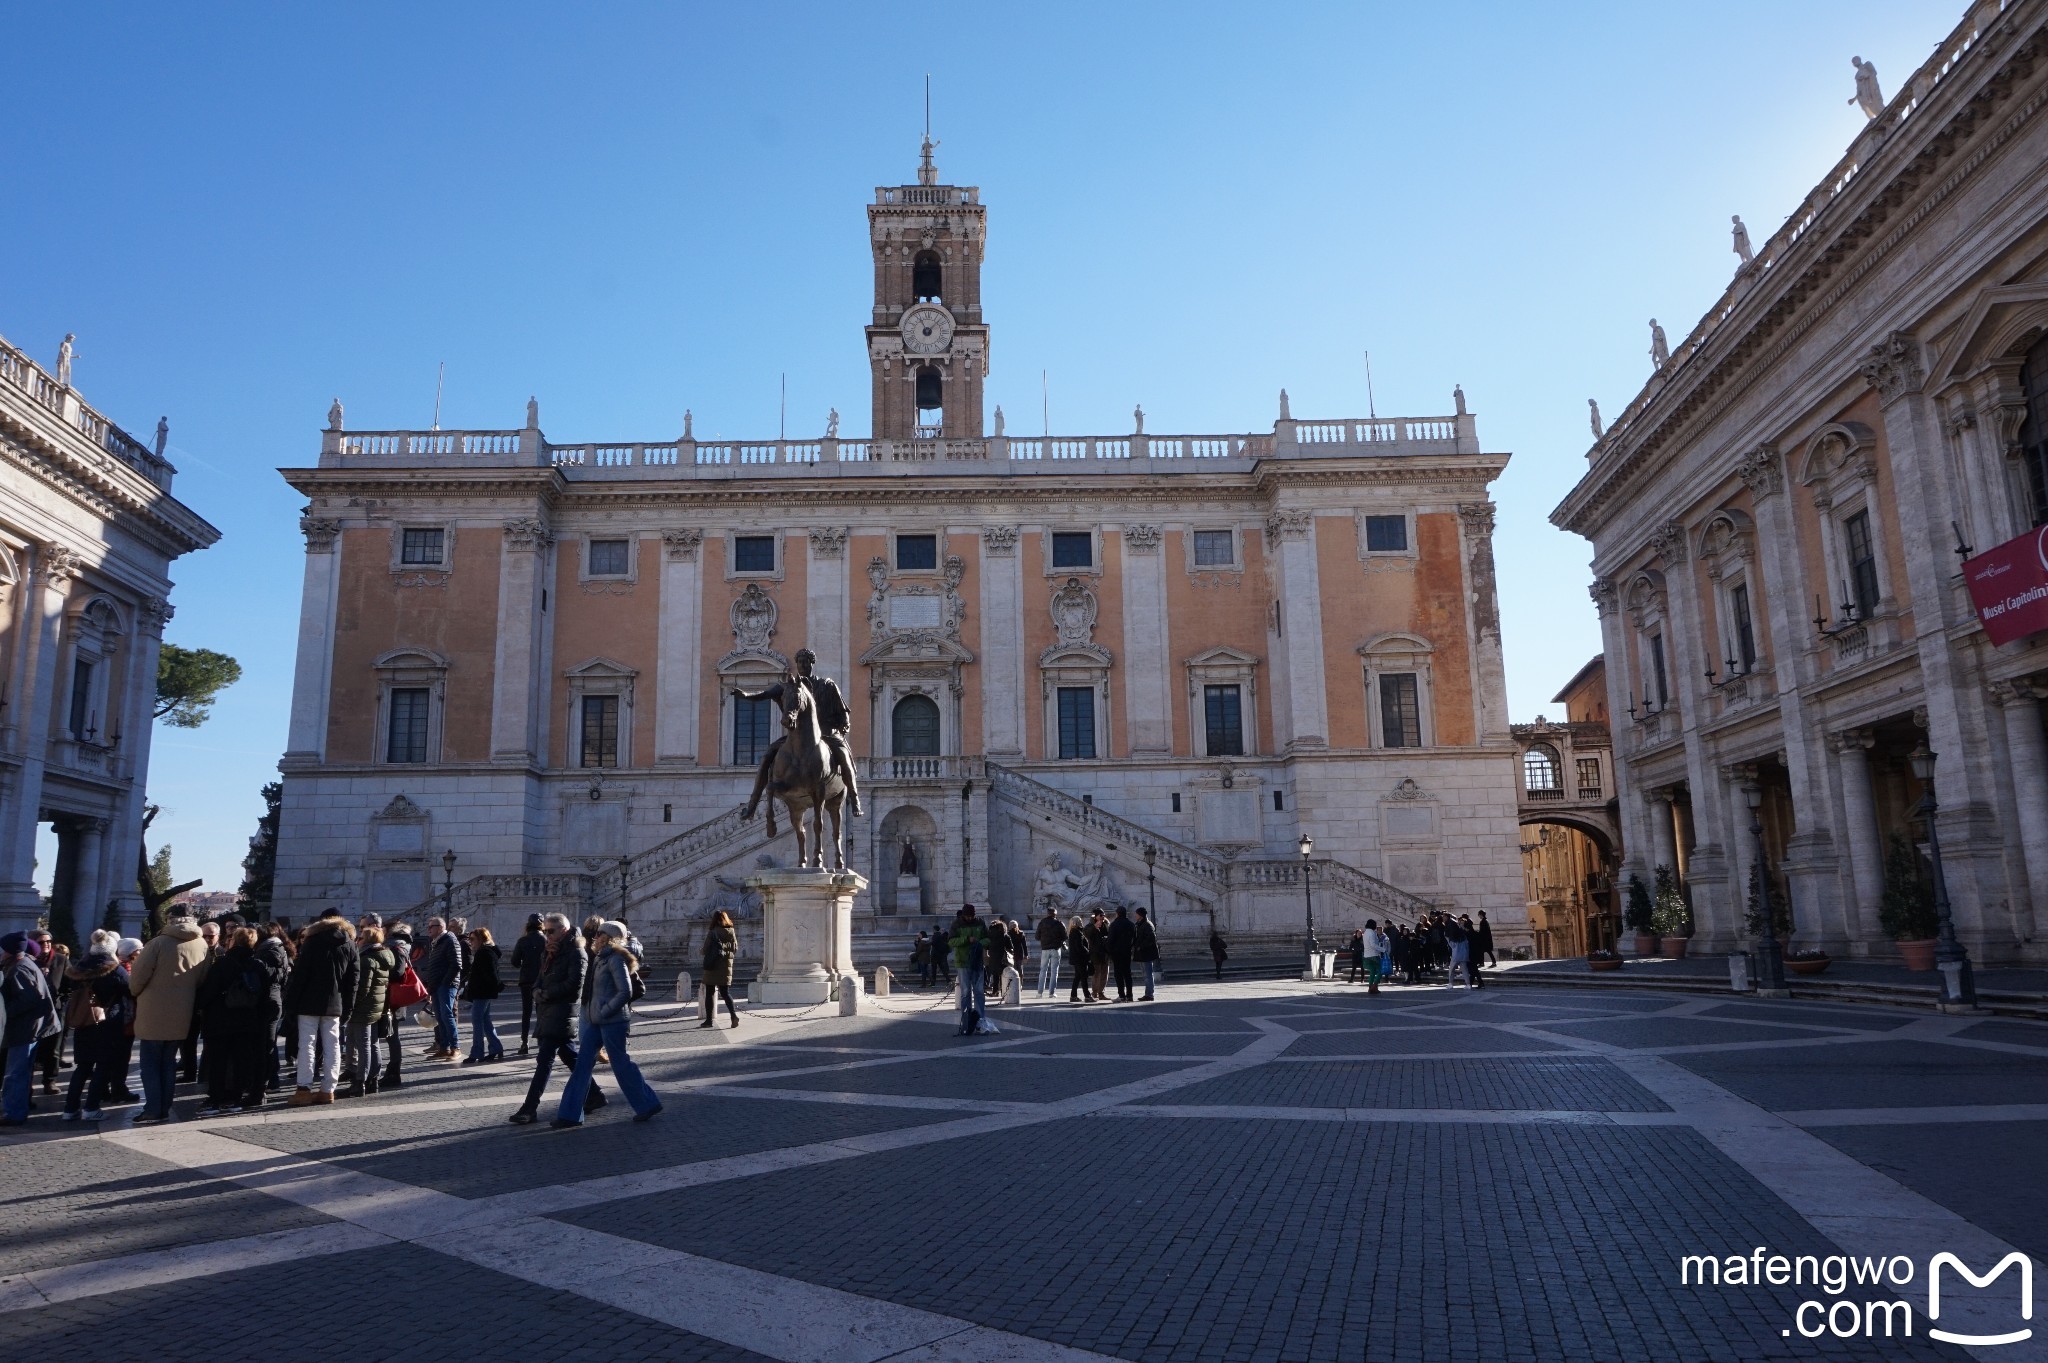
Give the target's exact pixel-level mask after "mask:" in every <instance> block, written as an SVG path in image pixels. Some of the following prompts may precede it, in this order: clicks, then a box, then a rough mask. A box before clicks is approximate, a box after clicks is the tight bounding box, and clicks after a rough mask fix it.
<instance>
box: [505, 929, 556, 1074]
mask: <svg viewBox="0 0 2048 1363" xmlns="http://www.w3.org/2000/svg"><path fill="white" fill-rule="evenodd" d="M547 949H548V936H547V934H546V933H545V932H542V931H541V924H540V915H539V914H537V913H536V914H531V915H529V916H528V917H527V920H526V931H525V932H523V933H521V934H520V937H519V940H518V941H516V942H514V943H513V944H512V968H513V969H514V970H516V971H518V972H519V1053H520V1054H521V1055H525V1054H526V1051H527V1039H528V1038H529V1037H531V1036H532V1035H533V986H534V985H535V984H536V983H537V982H538V981H539V980H540V958H541V957H542V956H544V955H546V954H547Z"/></svg>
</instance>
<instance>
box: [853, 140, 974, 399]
mask: <svg viewBox="0 0 2048 1363" xmlns="http://www.w3.org/2000/svg"><path fill="white" fill-rule="evenodd" d="M937 145H938V144H937V143H935V142H933V141H932V139H931V137H930V136H929V135H927V136H926V137H925V139H924V148H923V153H922V155H921V156H920V158H919V162H918V167H917V183H916V184H914V185H897V186H894V187H893V188H892V187H886V186H885V187H880V188H877V189H876V190H875V201H874V202H873V203H871V204H869V205H868V244H869V246H870V247H871V248H872V249H873V251H874V254H875V309H874V316H873V317H872V318H871V319H870V320H869V322H868V329H867V330H868V367H869V369H870V370H871V371H872V372H873V375H874V421H873V427H872V430H873V434H874V437H875V439H877V440H916V439H930V438H933V437H938V436H945V437H950V438H954V439H978V438H979V437H980V436H981V434H982V426H981V407H982V395H981V390H982V382H983V380H984V379H986V378H987V377H988V327H987V326H985V325H984V324H983V322H982V320H981V250H982V244H983V243H984V242H985V241H986V240H987V235H988V210H987V209H985V208H983V207H982V205H981V190H980V189H979V188H977V187H974V186H969V185H942V184H940V183H939V170H938V167H937V166H935V165H933V164H932V148H933V147H935V146H937Z"/></svg>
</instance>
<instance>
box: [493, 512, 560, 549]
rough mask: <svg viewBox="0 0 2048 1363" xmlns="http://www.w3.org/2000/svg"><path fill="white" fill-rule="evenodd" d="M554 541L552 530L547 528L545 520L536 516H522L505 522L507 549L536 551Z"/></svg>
mask: <svg viewBox="0 0 2048 1363" xmlns="http://www.w3.org/2000/svg"><path fill="white" fill-rule="evenodd" d="M554 542H555V534H554V531H552V530H550V529H548V524H547V522H546V521H543V520H541V519H540V518H538V517H536V516H523V517H520V518H519V519H517V520H510V521H506V522H505V547H506V548H508V549H523V550H526V551H528V552H532V553H538V552H540V551H541V550H543V549H546V548H547V547H548V546H549V545H551V544H553V543H554Z"/></svg>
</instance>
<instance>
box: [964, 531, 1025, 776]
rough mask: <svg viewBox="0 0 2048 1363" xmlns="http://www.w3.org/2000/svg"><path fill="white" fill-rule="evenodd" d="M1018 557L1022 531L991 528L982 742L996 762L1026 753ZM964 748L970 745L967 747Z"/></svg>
mask: <svg viewBox="0 0 2048 1363" xmlns="http://www.w3.org/2000/svg"><path fill="white" fill-rule="evenodd" d="M1022 572H1023V565H1022V563H1021V561H1020V560H1019V558H1018V555H1017V527H1016V526H1014V525H991V526H986V527H984V528H983V530H982V532H981V620H982V629H981V737H982V750H983V751H984V752H986V753H987V754H988V755H989V756H991V757H1017V756H1020V755H1022V753H1023V752H1024V707H1025V705H1026V704H1028V703H1029V700H1030V697H1029V696H1028V695H1027V694H1026V691H1025V685H1026V683H1025V677H1024V649H1023V644H1022V642H1021V641H1020V639H1019V626H1018V624H1017V622H1019V621H1021V620H1022V619H1023V614H1022V611H1021V609H1020V608H1019V606H1018V597H1019V593H1020V592H1021V591H1022V590H1023V586H1022V578H1021V575H1022ZM963 746H964V745H963Z"/></svg>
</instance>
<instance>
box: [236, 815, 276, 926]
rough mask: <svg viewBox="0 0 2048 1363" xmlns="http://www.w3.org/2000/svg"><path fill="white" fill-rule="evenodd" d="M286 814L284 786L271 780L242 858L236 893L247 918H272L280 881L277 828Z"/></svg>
mask: <svg viewBox="0 0 2048 1363" xmlns="http://www.w3.org/2000/svg"><path fill="white" fill-rule="evenodd" d="M283 812H284V785H283V783H282V782H278V781H272V782H270V783H269V784H268V785H266V786H264V787H263V817H262V818H260V819H258V820H257V821H256V832H255V834H254V836H252V837H251V838H250V839H249V855H248V856H246V857H243V858H242V887H241V889H240V890H238V891H236V904H235V907H236V908H238V909H239V910H241V914H242V917H243V918H245V919H255V918H264V919H267V918H269V917H270V916H271V912H270V900H271V895H272V891H273V888H274V886H275V884H276V879H277V826H278V820H279V818H280V816H281V815H282V814H283Z"/></svg>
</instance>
